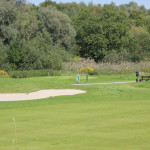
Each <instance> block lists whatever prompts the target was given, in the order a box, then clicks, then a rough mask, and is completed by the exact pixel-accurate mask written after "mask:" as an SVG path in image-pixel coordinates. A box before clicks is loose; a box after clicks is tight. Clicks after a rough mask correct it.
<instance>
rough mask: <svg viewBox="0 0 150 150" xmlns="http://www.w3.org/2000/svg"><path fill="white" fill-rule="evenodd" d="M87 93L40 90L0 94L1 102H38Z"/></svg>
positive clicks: (74, 90) (71, 90) (65, 90)
mask: <svg viewBox="0 0 150 150" xmlns="http://www.w3.org/2000/svg"><path fill="white" fill-rule="evenodd" d="M82 93H86V91H82V90H76V89H58V90H54V89H52V90H40V91H37V92H32V93H0V101H24V100H36V99H43V98H48V97H54V96H64V95H76V94H82Z"/></svg>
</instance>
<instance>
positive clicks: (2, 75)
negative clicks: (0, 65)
mask: <svg viewBox="0 0 150 150" xmlns="http://www.w3.org/2000/svg"><path fill="white" fill-rule="evenodd" d="M0 78H9V75H8V74H7V72H6V71H4V70H0Z"/></svg>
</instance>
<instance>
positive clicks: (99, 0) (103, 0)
mask: <svg viewBox="0 0 150 150" xmlns="http://www.w3.org/2000/svg"><path fill="white" fill-rule="evenodd" d="M44 1H45V0H28V2H30V3H34V4H35V5H39V4H40V3H41V2H44ZM52 1H55V2H57V3H60V2H62V3H67V2H77V3H79V2H81V1H83V2H85V3H89V2H91V1H92V2H93V3H94V4H102V5H104V4H110V3H111V2H112V1H113V2H114V3H115V4H116V5H120V4H128V3H129V2H131V1H134V2H136V3H138V5H144V6H145V7H146V8H147V9H150V1H149V0H52Z"/></svg>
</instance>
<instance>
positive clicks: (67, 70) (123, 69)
mask: <svg viewBox="0 0 150 150" xmlns="http://www.w3.org/2000/svg"><path fill="white" fill-rule="evenodd" d="M82 67H91V68H93V69H94V72H93V74H95V75H111V74H132V73H135V72H136V71H140V73H141V74H144V73H150V61H147V62H140V63H133V62H121V63H108V62H101V63H96V62H95V61H94V60H92V59H83V58H82V59H81V58H80V59H78V60H70V61H68V62H65V63H64V64H63V69H61V70H52V69H44V70H24V71H10V72H8V74H9V76H10V77H12V78H28V77H39V76H68V75H74V74H77V73H81V72H80V70H81V68H82Z"/></svg>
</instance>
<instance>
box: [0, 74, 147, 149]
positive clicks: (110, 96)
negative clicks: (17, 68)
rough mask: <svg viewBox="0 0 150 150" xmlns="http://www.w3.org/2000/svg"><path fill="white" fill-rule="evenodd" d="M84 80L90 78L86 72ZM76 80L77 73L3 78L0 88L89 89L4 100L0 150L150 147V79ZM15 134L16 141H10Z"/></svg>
mask: <svg viewBox="0 0 150 150" xmlns="http://www.w3.org/2000/svg"><path fill="white" fill-rule="evenodd" d="M89 79H90V80H89V82H106V81H108V82H111V81H127V80H134V79H135V77H134V75H131V76H122V77H120V76H119V75H118V76H117V75H115V76H93V77H90V78H89ZM81 82H82V83H85V82H86V81H84V76H82V80H81ZM73 83H75V77H73V76H70V77H67V76H66V77H45V78H28V79H1V80H0V84H1V86H0V92H23V91H25V92H31V91H36V90H40V89H51V88H52V89H58V88H59V89H61V88H72V89H81V90H86V91H87V93H85V94H80V95H74V96H59V97H53V98H46V99H41V100H33V101H21V102H0V150H149V149H150V142H149V140H150V134H149V132H150V117H149V116H150V89H149V88H150V82H143V83H131V84H112V85H90V86H73V85H71V84H73ZM13 117H14V118H15V120H16V129H17V130H16V137H15V131H14V123H13ZM15 138H17V143H15V144H12V141H13V139H15Z"/></svg>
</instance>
